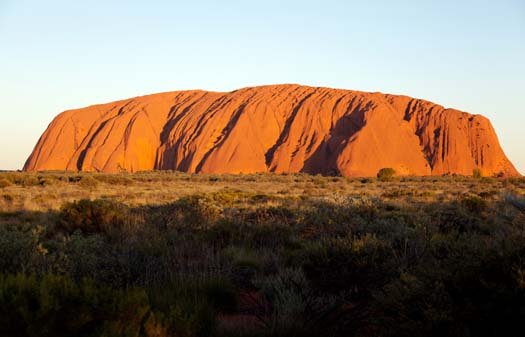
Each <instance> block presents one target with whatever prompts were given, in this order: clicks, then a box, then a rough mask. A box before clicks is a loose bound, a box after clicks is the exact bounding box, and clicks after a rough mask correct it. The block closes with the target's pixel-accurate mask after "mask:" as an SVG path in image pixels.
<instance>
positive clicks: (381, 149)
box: [24, 85, 518, 176]
mask: <svg viewBox="0 0 525 337" xmlns="http://www.w3.org/2000/svg"><path fill="white" fill-rule="evenodd" d="M383 167H393V168H394V169H395V170H396V171H397V172H400V173H402V174H407V175H408V174H410V175H430V174H436V175H441V174H445V173H457V174H464V175H471V174H472V171H473V170H474V169H475V168H479V169H481V170H482V172H483V173H484V174H486V175H497V174H502V175H507V176H513V175H518V172H517V171H516V169H515V168H514V167H513V165H512V164H511V163H510V161H509V160H508V159H507V157H506V156H505V154H504V153H503V151H502V149H501V147H500V145H499V142H498V139H497V137H496V134H495V132H494V129H493V128H492V126H491V124H490V122H489V121H488V120H487V119H486V118H485V117H482V116H479V115H471V114H468V113H465V112H461V111H458V110H454V109H445V108H443V107H442V106H440V105H436V104H433V103H430V102H427V101H424V100H420V99H413V98H410V97H406V96H395V95H385V94H381V93H365V92H358V91H349V90H336V89H329V88H312V87H305V86H299V85H274V86H263V87H255V88H245V89H241V90H236V91H233V92H229V93H218V92H205V91H180V92H171V93H162V94H155V95H149V96H143V97H137V98H132V99H128V100H123V101H118V102H113V103H108V104H102V105H95V106H91V107H87V108H83V109H77V110H70V111H66V112H63V113H62V114H60V115H58V116H57V117H56V118H55V119H54V120H53V122H52V123H51V124H50V125H49V127H48V129H47V130H46V131H45V132H44V134H43V135H42V137H41V138H40V140H39V142H38V143H37V145H36V147H35V149H34V151H33V153H32V154H31V156H30V157H29V158H28V160H27V162H26V165H25V167H24V169H25V170H28V171H36V170H38V171H39V170H81V171H104V172H118V171H121V170H125V171H129V172H133V171H141V170H153V169H160V170H168V169H170V170H179V171H185V172H203V173H241V172H242V173H252V172H307V173H321V174H334V173H340V174H342V175H345V176H373V175H375V174H376V173H377V171H378V170H379V169H381V168H383Z"/></svg>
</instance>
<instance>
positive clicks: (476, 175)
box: [472, 168, 483, 179]
mask: <svg viewBox="0 0 525 337" xmlns="http://www.w3.org/2000/svg"><path fill="white" fill-rule="evenodd" d="M472 176H473V177H474V178H476V179H481V178H483V172H481V169H479V168H475V169H474V170H472Z"/></svg>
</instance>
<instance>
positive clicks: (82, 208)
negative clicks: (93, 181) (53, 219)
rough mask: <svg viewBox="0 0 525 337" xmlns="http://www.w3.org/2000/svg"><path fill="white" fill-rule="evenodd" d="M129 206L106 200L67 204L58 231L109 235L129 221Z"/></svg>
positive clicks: (62, 209) (62, 210)
mask: <svg viewBox="0 0 525 337" xmlns="http://www.w3.org/2000/svg"><path fill="white" fill-rule="evenodd" d="M129 216H130V213H129V209H128V207H127V206H125V205H123V204H121V203H118V202H115V201H111V200H104V199H97V200H88V199H83V200H80V201H76V202H71V203H67V204H65V205H64V206H63V207H62V208H61V209H60V213H59V215H58V222H57V227H56V229H57V230H58V231H60V232H63V233H67V234H71V233H73V232H75V231H76V230H80V231H81V232H82V233H84V234H95V233H106V234H107V233H109V232H110V231H112V230H114V229H120V228H122V227H123V226H124V225H125V224H126V222H127V221H129Z"/></svg>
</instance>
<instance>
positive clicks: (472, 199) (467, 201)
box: [461, 195, 487, 213]
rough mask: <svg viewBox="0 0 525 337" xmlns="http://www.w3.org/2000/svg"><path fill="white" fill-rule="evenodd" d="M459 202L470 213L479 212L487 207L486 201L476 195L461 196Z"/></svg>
mask: <svg viewBox="0 0 525 337" xmlns="http://www.w3.org/2000/svg"><path fill="white" fill-rule="evenodd" d="M461 204H462V205H463V206H464V207H465V208H466V209H467V210H468V211H470V212H472V213H480V212H482V211H484V210H486V209H487V201H486V200H485V199H483V198H481V197H479V196H477V195H468V196H465V197H463V199H461Z"/></svg>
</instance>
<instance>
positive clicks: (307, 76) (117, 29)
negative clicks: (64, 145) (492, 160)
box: [0, 0, 525, 173]
mask: <svg viewBox="0 0 525 337" xmlns="http://www.w3.org/2000/svg"><path fill="white" fill-rule="evenodd" d="M275 83H300V84H306V85H313V86H329V87H337V88H346V89H354V90H365V91H382V92H388V93H398V94H406V95H410V96H414V97H419V98H425V99H428V100H431V101H434V102H436V103H439V104H442V105H444V106H447V107H454V108H458V109H461V110H465V111H468V112H472V113H479V114H483V115H485V116H487V117H489V118H490V119H491V120H492V122H493V124H494V126H495V128H496V131H497V132H498V135H499V137H500V141H501V143H502V145H503V148H504V150H505V151H506V153H507V154H508V156H509V157H510V159H511V160H512V161H513V162H514V163H515V164H516V166H517V167H518V169H519V170H520V171H521V172H522V173H525V130H524V128H525V111H524V108H523V106H524V102H523V101H524V99H525V1H523V0H502V1H483V0H478V1H461V0H456V1H449V0H442V1H426V0H421V1H386V0H385V1H343V0H341V1H331V0H323V1H319V0H318V1H307V0H301V1H284V0H281V1H273V0H271V1H269V0H265V1H262V0H261V1H246V0H245V1H227V0H223V1H197V0H194V1H153V0H150V1H140V2H139V1H109V0H105V1H103V0H98V1H72V0H67V1H66V0H61V1H57V0H47V1H42V0H39V1H37V0H33V1H30V0H0V104H1V112H0V169H18V168H21V167H22V165H23V163H24V161H25V159H26V158H27V156H28V155H29V154H30V152H31V150H32V148H33V146H34V144H35V143H36V141H37V140H38V137H39V136H40V135H41V133H42V132H43V131H44V129H45V128H46V127H47V125H48V124H49V122H50V121H51V120H52V118H53V117H54V116H55V115H56V114H58V113H59V112H61V111H63V110H66V109H70V108H78V107H83V106H86V105H90V104H94V103H102V102H108V101H112V100H116V99H122V98H127V97H132V96H137V95H143V94H147V93H155V92H162V91H172V90H177V89H197V88H199V89H210V90H233V89H236V88H240V87H245V86H251V85H259V84H275Z"/></svg>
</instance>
